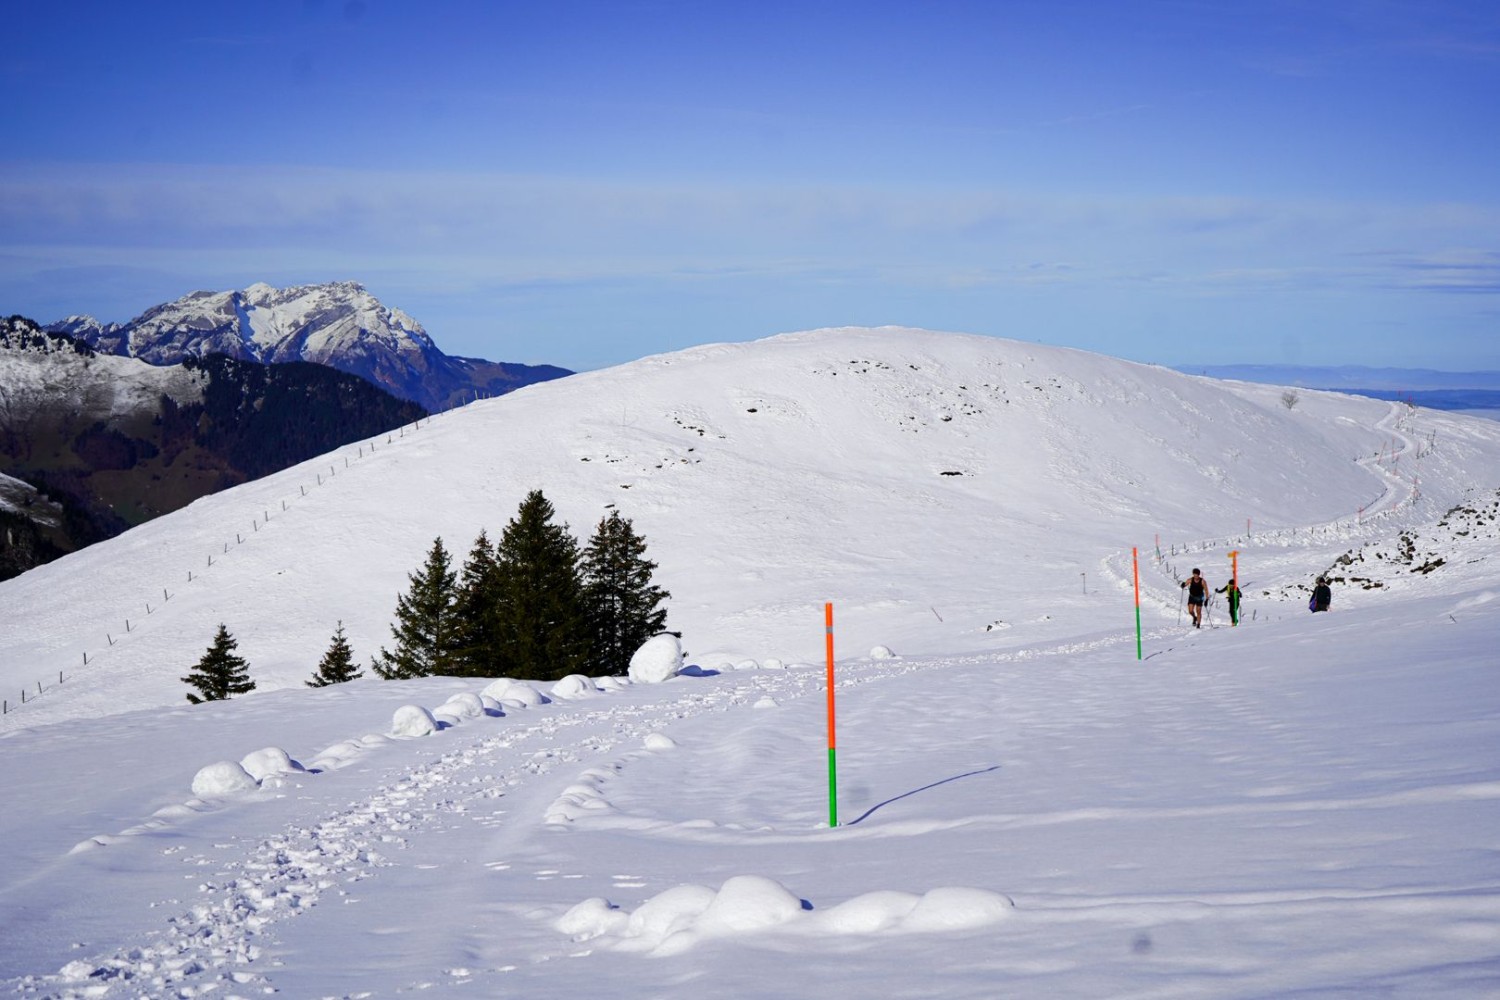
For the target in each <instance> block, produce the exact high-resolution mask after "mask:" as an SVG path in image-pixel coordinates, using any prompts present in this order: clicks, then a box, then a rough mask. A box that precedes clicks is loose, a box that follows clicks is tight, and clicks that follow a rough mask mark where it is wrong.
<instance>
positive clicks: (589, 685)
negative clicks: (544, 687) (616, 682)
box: [551, 674, 599, 701]
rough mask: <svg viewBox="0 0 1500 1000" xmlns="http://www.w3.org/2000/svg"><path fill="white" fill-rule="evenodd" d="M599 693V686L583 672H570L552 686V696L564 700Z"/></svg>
mask: <svg viewBox="0 0 1500 1000" xmlns="http://www.w3.org/2000/svg"><path fill="white" fill-rule="evenodd" d="M598 693H599V688H598V686H597V685H596V684H595V683H594V682H593V681H592V680H590V679H589V678H587V677H585V676H583V674H569V675H568V676H566V677H564V678H563V679H562V680H560V681H558V682H557V683H556V684H553V685H552V688H551V694H552V697H554V698H561V699H562V700H563V701H573V700H575V699H577V698H587V697H589V696H591V695H596V694H598Z"/></svg>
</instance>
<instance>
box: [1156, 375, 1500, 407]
mask: <svg viewBox="0 0 1500 1000" xmlns="http://www.w3.org/2000/svg"><path fill="white" fill-rule="evenodd" d="M1177 371H1180V372H1184V373H1186V374H1188V375H1207V376H1209V377H1210V378H1222V379H1236V380H1238V381H1241V382H1259V383H1262V384H1267V385H1288V386H1300V387H1302V388H1306V389H1335V390H1338V391H1340V392H1349V393H1354V394H1355V395H1359V396H1371V397H1373V398H1375V399H1395V400H1405V401H1407V402H1410V403H1414V404H1416V405H1417V406H1426V407H1429V408H1430V409H1434V410H1500V372H1493V371H1480V372H1444V371H1434V370H1433V369H1430V368H1368V367H1365V366H1362V365H1338V366H1332V367H1316V366H1308V365H1191V366H1189V365H1183V366H1179V367H1178V368H1177Z"/></svg>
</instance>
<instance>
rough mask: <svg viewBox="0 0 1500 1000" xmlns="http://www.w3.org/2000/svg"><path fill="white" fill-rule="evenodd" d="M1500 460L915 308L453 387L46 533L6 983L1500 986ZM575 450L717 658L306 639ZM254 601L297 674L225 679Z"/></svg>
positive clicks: (1388, 415) (1457, 429) (151, 987)
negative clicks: (1231, 622)
mask: <svg viewBox="0 0 1500 1000" xmlns="http://www.w3.org/2000/svg"><path fill="white" fill-rule="evenodd" d="M559 414H561V415H563V416H562V417H559ZM1497 487H1500V425H1496V424H1495V423H1493V422H1489V421H1483V420H1479V419H1472V418H1462V417H1452V416H1446V415H1443V414H1438V413H1432V412H1429V411H1423V410H1412V409H1410V408H1408V407H1405V406H1401V405H1396V404H1387V403H1381V402H1377V401H1373V400H1369V399H1359V398H1352V397H1346V396H1340V395H1334V394H1327V393H1317V392H1310V391H1304V392H1303V393H1302V394H1301V396H1300V399H1299V402H1298V404H1297V405H1296V407H1294V408H1292V409H1288V408H1287V407H1286V406H1284V405H1283V404H1282V402H1281V399H1280V393H1279V391H1278V390H1276V389H1275V388H1270V387H1264V386H1252V385H1247V384H1239V383H1222V382H1214V381H1210V380H1206V379H1199V378H1191V377H1187V376H1183V375H1179V374H1175V373H1172V372H1169V371H1165V370H1163V369H1158V368H1148V367H1143V366H1139V365H1132V364H1127V363H1124V362H1119V361H1113V360H1111V359H1108V358H1102V357H1098V356H1095V355H1088V354H1082V353H1079V352H1073V351H1063V350H1053V349H1047V348H1041V347H1036V346H1033V345H1027V344H1019V343H1013V342H1005V341H994V340H987V339H980V338H970V337H961V336H953V335H940V334H931V333H925V332H921V331H913V330H895V329H883V330H828V331H818V332H814V333H807V334H796V335H789V336H784V337H778V338H772V339H770V340H767V341H762V342H760V343H756V344H747V345H738V346H712V347H705V348H699V349H696V350H692V351H687V352H683V353H680V354H674V355H667V356H662V357H657V358H648V359H645V360H643V361H640V362H637V363H635V364H633V365H627V366H623V367H621V368H619V369H614V370H611V371H606V372H596V373H592V374H589V375H584V376H579V377H577V378H574V379H569V380H566V381H564V382H557V383H551V384H548V385H543V386H536V387H532V388H529V389H527V390H525V391H523V392H520V393H516V394H514V395H511V396H507V397H505V398H502V399H499V400H494V401H490V402H487V403H481V404H476V405H473V406H470V407H465V408H463V409H461V410H457V411H453V412H450V413H446V414H442V415H440V416H438V417H436V418H434V419H432V420H431V421H430V422H429V421H423V422H422V423H421V425H420V426H411V427H407V428H404V429H403V430H401V431H398V432H396V433H394V434H392V435H391V436H390V437H389V438H384V437H383V438H381V439H379V440H376V441H366V442H363V443H361V444H359V445H356V446H354V447H353V448H349V449H346V450H344V451H340V452H338V453H336V454H333V455H329V456H326V457H325V458H323V459H320V460H317V461H315V462H309V463H307V464H305V465H304V466H301V467H299V468H296V469H291V470H287V472H285V473H282V474H278V475H276V476H272V477H269V478H268V479H265V480H261V481H259V482H256V483H251V484H248V485H246V486H243V487H239V488H236V489H234V490H231V491H229V492H227V493H225V494H221V495H218V496H215V497H212V498H208V499H206V500H203V501H200V502H198V503H196V504H194V505H193V506H191V507H189V508H187V509H186V510H183V511H180V512H178V513H176V514H174V515H170V516H168V517H165V518H162V519H161V520H159V521H157V522H153V523H152V524H150V525H147V526H145V527H143V528H140V529H135V530H133V531H131V532H129V533H128V534H127V535H125V536H122V537H121V538H118V539H115V540H113V541H111V542H108V543H104V544H101V545H98V546H94V547H93V548H90V549H88V550H86V551H85V552H82V553H79V554H77V555H74V556H70V557H67V558H65V559H62V560H60V561H59V562H57V563H54V564H52V565H50V566H47V567H43V568H42V569H39V570H36V571H33V572H31V573H28V574H26V575H25V576H23V577H21V578H19V579H17V580H13V581H10V582H8V583H6V584H3V585H0V606H3V607H4V608H6V609H7V612H8V613H7V614H6V615H5V616H4V617H0V683H5V684H6V685H8V686H9V687H11V688H19V687H28V688H29V689H30V690H33V691H34V690H35V689H36V687H40V688H41V694H40V696H39V697H31V698H29V700H28V702H27V703H26V704H25V705H24V706H21V707H20V708H19V709H16V710H14V711H12V712H11V713H10V714H8V715H6V716H4V717H0V774H3V775H4V778H3V782H4V783H3V785H0V795H3V797H4V802H5V806H6V808H5V809H4V810H0V842H3V843H5V844H6V848H7V849H6V851H5V852H3V854H0V983H3V986H4V988H5V989H7V990H8V991H10V992H11V993H12V994H13V995H17V996H48V997H58V998H80V1000H81V998H84V997H105V998H110V997H144V996H152V997H155V996H202V995H208V996H225V997H250V996H261V995H268V994H270V993H273V992H274V993H279V994H280V995H284V996H346V997H348V996H385V995H393V996H394V995H399V994H405V993H408V992H422V993H424V994H425V995H440V994H441V995H446V994H449V993H452V994H454V995H466V996H475V995H485V996H494V995H520V996H528V997H539V998H562V997H571V996H577V995H580V994H583V993H588V994H591V995H597V996H600V997H608V998H625V997H638V996H662V997H675V996H693V997H702V996H712V997H757V998H758V997H765V998H772V997H778V998H779V997H785V996H788V995H804V994H812V993H814V992H816V993H825V992H857V993H863V994H869V995H875V996H882V997H893V998H895V997H899V998H925V997H931V996H943V997H973V998H981V997H983V998H988V997H994V996H1007V995H1020V996H1047V997H1060V998H1071V997H1077V998H1086V997H1087V998H1092V997H1099V996H1135V997H1161V998H1174V997H1184V996H1216V997H1217V996H1236V997H1240V996H1243V997H1250V996H1256V997H1260V996H1291V995H1329V996H1333V995H1359V996H1373V995H1379V996H1392V997H1423V998H1427V997H1476V996H1489V995H1494V994H1495V993H1496V992H1497V989H1500V964H1497V961H1496V958H1495V956H1496V953H1497V952H1496V947H1495V945H1496V940H1497V939H1496V936H1495V932H1494V928H1495V927H1496V926H1500V891H1497V889H1496V885H1495V873H1496V871H1495V865H1494V854H1495V836H1494V833H1493V831H1494V830H1495V829H1497V828H1500V765H1497V764H1496V763H1495V761H1496V760H1497V759H1500V758H1497V757H1496V755H1495V753H1494V752H1493V751H1494V750H1495V748H1496V746H1497V745H1500V687H1497V686H1496V685H1495V683H1494V663H1495V659H1494V649H1495V648H1496V645H1497V642H1500V625H1497V623H1496V619H1495V617H1494V614H1493V608H1494V607H1495V606H1496V604H1495V602H1496V601H1497V599H1500V492H1497ZM532 488H541V489H543V490H544V491H546V492H547V494H548V496H549V497H551V498H552V499H553V500H554V501H555V502H556V503H557V506H558V509H559V511H560V512H561V514H562V515H563V516H564V517H566V518H567V519H568V520H570V521H571V522H572V524H573V526H574V529H575V531H578V532H586V531H588V530H589V529H590V528H591V526H592V523H593V521H594V520H595V519H597V518H598V516H599V515H600V514H601V513H603V512H604V511H606V510H608V509H610V508H611V507H618V509H620V510H622V511H623V512H624V513H625V514H626V515H627V516H630V517H632V518H633V519H634V520H635V521H636V524H637V527H638V528H640V529H641V530H642V531H643V532H644V533H645V535H646V537H647V539H648V541H649V543H650V546H651V555H652V556H653V557H654V558H655V559H657V560H658V561H659V562H660V563H661V571H660V577H661V582H662V583H664V584H665V585H667V586H668V587H669V588H670V589H671V590H672V591H673V592H674V599H673V601H672V603H671V614H672V618H671V620H670V622H669V624H670V626H671V627H673V628H680V629H682V630H683V632H684V641H685V642H686V644H687V646H688V648H689V650H690V656H689V660H690V662H691V663H693V664H695V665H696V667H697V669H691V670H688V671H686V672H685V673H684V674H683V675H682V676H679V677H677V678H675V679H672V680H670V681H667V682H665V683H660V684H629V683H624V682H622V681H620V680H619V679H599V680H597V681H592V682H591V681H587V680H583V679H579V678H572V679H570V680H569V681H566V682H563V683H561V684H559V685H557V686H556V687H553V688H551V689H550V690H549V689H546V688H541V689H538V688H529V687H528V686H527V685H525V684H524V679H522V684H521V685H520V686H519V687H518V686H516V685H514V684H510V683H509V682H507V683H506V684H505V685H501V684H495V685H490V684H488V683H487V682H484V681H465V680H458V679H452V678H426V679H422V680H416V681H404V682H383V681H379V680H375V679H371V678H366V679H363V680H358V681H354V682H352V683H349V684H342V685H336V686H334V687H332V688H326V689H321V690H311V689H308V688H306V687H304V686H302V681H303V680H305V679H306V678H307V677H309V676H311V674H312V671H313V669H314V665H315V662H316V660H317V657H318V655H319V654H320V653H321V652H322V650H323V649H324V648H325V647H326V644H327V641H328V638H329V636H330V634H331V632H332V629H333V626H334V622H335V620H337V619H340V618H341V619H343V620H344V621H345V623H346V625H349V626H350V630H349V631H350V637H351V639H352V640H353V642H354V645H355V649H356V654H357V655H358V656H359V658H360V659H362V660H367V659H368V655H369V653H370V652H371V651H372V650H373V647H374V646H375V645H376V644H378V643H380V642H385V641H388V636H387V633H386V626H387V624H388V622H389V618H390V612H391V608H392V607H393V605H394V600H395V595H396V592H397V591H398V590H400V589H402V588H403V587H404V585H405V575H406V573H407V572H408V571H409V570H411V569H413V568H415V566H416V564H417V563H418V562H419V561H420V558H421V556H422V554H423V551H424V550H425V548H426V547H427V546H428V545H429V544H430V542H431V539H432V537H433V536H434V535H438V534H441V535H443V536H444V537H445V538H446V539H447V540H448V541H449V542H450V544H451V547H453V548H456V549H459V550H462V549H463V548H464V547H465V546H466V545H467V543H468V542H469V541H470V540H471V539H472V537H473V535H474V534H475V533H476V532H477V530H478V529H479V528H480V527H487V528H489V529H491V532H492V534H493V533H494V532H495V531H496V530H498V529H499V528H500V527H501V526H502V525H503V523H504V521H505V520H506V519H507V518H508V517H509V516H511V514H512V513H513V512H514V509H515V506H516V504H517V503H518V502H519V500H520V499H521V497H522V496H523V495H524V494H525V492H526V491H528V490H530V489H532ZM1158 536H1159V538H1160V550H1161V552H1160V556H1158V553H1157V551H1156V549H1157V538H1158ZM1132 545H1134V546H1136V547H1138V548H1139V550H1140V557H1141V558H1140V582H1141V587H1142V590H1143V592H1144V607H1143V609H1142V623H1143V644H1142V646H1141V648H1140V650H1139V652H1138V649H1137V645H1136V642H1135V634H1134V629H1133V626H1134V620H1133V619H1134V605H1133V600H1132V590H1133V587H1132V575H1133V574H1132V564H1131V560H1130V547H1131V546H1132ZM1231 560H1234V561H1233V562H1232V561H1231ZM1235 564H1237V565H1238V568H1239V571H1240V577H1241V582H1242V584H1243V585H1244V589H1245V618H1244V621H1243V622H1242V623H1241V625H1240V626H1239V627H1237V628H1227V627H1225V625H1226V622H1225V617H1224V614H1223V610H1222V607H1220V606H1217V605H1215V606H1211V608H1210V613H1209V616H1208V627H1206V628H1204V629H1202V630H1195V629H1192V628H1190V627H1187V626H1186V625H1185V623H1184V620H1183V618H1182V615H1181V604H1180V602H1181V591H1180V589H1179V588H1178V587H1177V585H1176V581H1177V579H1178V578H1179V577H1181V576H1182V575H1184V574H1185V573H1186V572H1187V570H1188V569H1190V568H1191V567H1192V566H1195V565H1196V566H1200V567H1201V568H1203V569H1204V571H1205V573H1206V575H1207V576H1208V577H1209V579H1210V582H1211V584H1218V583H1220V582H1222V581H1223V579H1224V578H1225V576H1226V575H1227V572H1228V570H1229V568H1230V567H1231V565H1235ZM1325 571H1326V572H1329V573H1330V574H1331V575H1332V576H1333V578H1334V579H1335V596H1334V609H1333V611H1332V612H1331V613H1328V614H1317V615H1309V614H1308V613H1307V612H1306V610H1305V594H1306V588H1307V585H1308V584H1309V583H1310V581H1311V578H1312V576H1313V574H1315V573H1319V572H1325ZM189 574H191V577H190V578H189ZM158 597H160V598H161V599H160V600H159V599H158ZM825 600H827V601H833V602H834V604H835V609H836V625H835V634H836V642H837V656H838V663H837V668H836V688H837V698H838V756H837V765H838V766H837V783H836V789H835V790H836V798H835V803H836V805H837V808H838V827H837V828H836V829H830V825H829V819H830V808H829V801H828V793H829V791H830V786H829V781H828V772H827V770H826V766H827V763H828V762H829V760H830V755H829V754H828V752H827V745H828V744H827V740H828V736H829V733H828V729H827V727H826V723H827V716H826V711H827V707H826V706H827V702H826V692H825V683H824V682H825V678H826V676H827V675H826V674H825V672H824V669H823V666H822V660H821V657H822V653H823V648H824V647H823V642H824V631H823V617H822V604H823V602H824V601H825ZM146 605H149V614H148V613H147V608H146V607H145V606H146ZM127 617H128V618H130V620H131V623H130V626H129V630H128V631H127V630H126V626H125V625H124V619H125V618H127ZM221 620H222V621H225V622H227V623H229V624H230V626H231V628H232V629H233V631H234V632H235V634H236V635H238V636H239V637H240V639H241V648H240V651H241V652H242V653H244V654H246V655H247V657H248V658H249V660H250V662H251V673H252V676H253V678H254V679H255V680H256V681H257V682H258V684H259V685H260V686H259V688H258V689H257V690H256V691H255V692H253V693H252V694H249V695H246V696H242V697H239V698H235V699H233V700H231V701H228V702H220V703H213V704H210V705H201V706H194V707H189V706H187V705H186V703H185V701H184V700H183V695H184V692H185V687H184V685H183V684H182V683H181V682H180V681H179V680H178V678H179V677H180V676H181V675H182V674H184V673H185V672H186V670H187V668H188V667H189V666H190V665H191V663H192V662H194V661H195V660H196V659H197V657H198V656H199V655H200V654H201V652H202V650H203V649H204V648H205V647H206V646H207V644H208V641H209V640H210V638H211V636H212V632H213V629H214V628H215V627H216V625H217V623H218V622H219V621H221ZM100 633H108V636H109V637H108V640H107V641H106V639H105V638H104V636H103V635H101V634H100ZM876 643H880V644H884V645H888V646H890V647H892V648H894V650H895V653H896V655H894V656H891V655H888V654H887V651H886V650H884V649H881V650H876V649H875V648H874V646H875V644H876ZM83 652H87V653H88V654H89V660H88V663H87V665H85V664H83V663H82V656H81V654H82V653H83ZM877 653H878V654H879V655H876V654H877ZM1138 657H1139V658H1138ZM799 661H800V662H799ZM809 664H816V666H809ZM54 672H56V673H60V674H62V675H64V678H65V679H64V680H63V682H62V683H61V684H57V683H55V679H54V677H55V675H54ZM33 685H35V686H33ZM502 687H503V688H504V689H503V690H502ZM12 708H13V709H14V708H15V706H14V705H13V704H12ZM424 719H430V720H432V721H434V722H435V723H436V728H435V729H434V730H432V731H430V732H427V733H426V734H425V735H421V734H420V733H421V732H422V731H421V730H420V729H418V728H415V727H412V726H411V725H409V724H408V722H409V720H417V721H422V720H424ZM398 722H399V723H400V724H398Z"/></svg>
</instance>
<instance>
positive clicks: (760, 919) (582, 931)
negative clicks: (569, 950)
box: [553, 875, 1015, 955]
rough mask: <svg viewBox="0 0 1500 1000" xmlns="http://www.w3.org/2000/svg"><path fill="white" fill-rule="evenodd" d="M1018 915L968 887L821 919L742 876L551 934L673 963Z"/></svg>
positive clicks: (583, 915)
mask: <svg viewBox="0 0 1500 1000" xmlns="http://www.w3.org/2000/svg"><path fill="white" fill-rule="evenodd" d="M1014 912H1015V903H1013V902H1012V901H1011V899H1010V897H1009V896H1006V895H1004V894H1002V893H998V892H992V891H990V890H989V889H975V888H968V887H962V886H952V887H944V888H938V889H932V890H930V891H928V892H927V893H925V894H923V895H921V896H918V895H916V894H915V893H910V892H897V891H894V890H888V889H882V890H877V891H875V892H867V893H865V894H863V895H861V896H856V897H854V898H853V899H849V900H846V901H845V902H843V903H840V904H838V905H837V906H834V907H831V908H830V909H828V910H825V911H821V912H818V911H814V909H813V905H812V904H811V903H809V902H808V901H807V900H804V899H800V898H798V896H797V895H796V894H795V893H793V892H791V891H790V890H788V889H787V888H786V886H784V885H782V884H781V883H780V882H777V881H776V880H775V879H770V878H765V877H764V876H761V875H736V876H735V877H733V878H731V879H729V880H728V881H726V882H725V883H724V884H723V885H722V886H720V887H719V890H718V891H717V892H715V891H714V890H713V889H710V888H708V887H707V886H702V885H680V886H677V887H675V888H672V889H668V890H667V891H665V892H662V893H658V894H657V895H655V896H653V897H651V898H650V899H648V900H646V901H645V902H644V903H642V904H641V905H640V906H639V907H638V908H637V909H636V910H635V912H634V913H625V912H623V911H622V910H620V909H619V907H617V906H615V905H614V904H613V903H611V902H609V901H608V900H606V899H602V898H599V897H594V898H591V899H586V900H584V901H583V902H581V903H579V904H578V905H576V906H574V907H573V908H572V909H570V910H568V912H567V913H565V914H563V916H562V917H560V918H559V919H558V920H557V921H556V922H555V923H554V924H553V926H554V927H555V928H556V929H557V930H559V931H561V932H562V933H564V934H567V935H569V936H570V937H572V938H573V940H575V941H591V940H594V939H602V940H601V941H600V943H601V944H602V945H603V946H605V947H608V948H613V949H615V950H618V951H636V952H650V953H652V954H655V955H675V954H680V953H681V952H683V951H685V950H687V949H688V948H691V947H692V946H694V945H695V944H697V943H699V942H701V941H704V940H709V939H722V938H733V937H737V936H740V935H744V934H754V933H758V932H763V931H768V930H773V929H774V930H778V931H785V932H786V933H790V934H797V935H803V936H816V935H821V934H876V933H906V934H930V933H941V932H945V931H966V930H973V929H975V928H979V927H988V926H990V925H992V924H997V923H1000V922H1002V921H1004V920H1007V919H1009V918H1010V917H1011V916H1013V915H1014Z"/></svg>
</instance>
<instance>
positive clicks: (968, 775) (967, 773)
mask: <svg viewBox="0 0 1500 1000" xmlns="http://www.w3.org/2000/svg"><path fill="white" fill-rule="evenodd" d="M998 770H1000V765H999V764H996V765H994V766H993V767H981V768H980V769H979V770H977V771H965V772H964V773H963V774H955V775H954V776H953V777H951V778H944V779H943V780H942V781H934V782H933V783H932V784H930V785H923V786H922V787H921V788H913V789H912V790H911V791H909V792H902V793H901V794H900V795H897V796H894V797H892V798H889V799H886V800H885V801H884V802H877V803H875V804H874V805H873V806H871V807H870V808H868V809H866V810H865V811H864V812H863V813H861V814H860V816H859V818H857V819H853V820H850V821H849V822H848V823H847V824H842V823H841V824H839V825H840V826H854V825H856V824H859V823H863V822H864V821H865V820H867V819H869V818H870V816H871V815H872V814H874V812H875V811H876V810H877V809H883V808H885V807H886V806H888V805H890V804H891V803H892V802H900V801H901V800H902V799H909V798H911V797H912V796H913V795H917V794H919V793H921V792H926V791H930V790H931V789H934V788H937V787H938V786H939V785H946V784H948V782H950V781H958V780H959V779H960V778H972V777H974V776H975V775H976V774H989V773H990V772H991V771H998Z"/></svg>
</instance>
